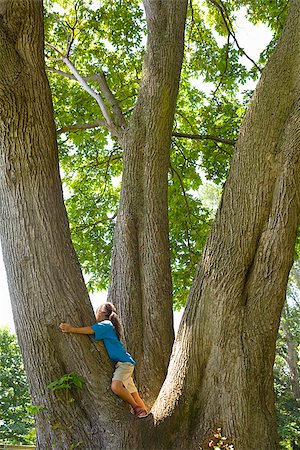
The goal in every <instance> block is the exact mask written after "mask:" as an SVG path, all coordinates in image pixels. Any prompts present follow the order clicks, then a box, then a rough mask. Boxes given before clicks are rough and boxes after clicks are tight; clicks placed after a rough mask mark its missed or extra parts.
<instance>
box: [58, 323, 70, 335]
mask: <svg viewBox="0 0 300 450" xmlns="http://www.w3.org/2000/svg"><path fill="white" fill-rule="evenodd" d="M59 328H60V331H62V332H63V333H71V332H72V329H73V327H72V325H71V324H70V323H61V324H60V325H59Z"/></svg>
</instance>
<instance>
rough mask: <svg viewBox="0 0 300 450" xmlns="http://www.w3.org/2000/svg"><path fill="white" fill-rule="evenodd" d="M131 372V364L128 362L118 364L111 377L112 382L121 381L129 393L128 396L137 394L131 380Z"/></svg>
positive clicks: (132, 366)
mask: <svg viewBox="0 0 300 450" xmlns="http://www.w3.org/2000/svg"><path fill="white" fill-rule="evenodd" d="M133 371H134V365H133V364H131V363H128V362H118V363H117V364H116V370H115V371H114V374H113V377H112V380H113V381H122V383H123V385H124V387H125V388H126V389H127V390H128V391H129V392H130V394H133V393H134V392H137V388H136V386H135V384H134V382H133V378H132V374H133Z"/></svg>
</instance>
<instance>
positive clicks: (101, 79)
mask: <svg viewBox="0 0 300 450" xmlns="http://www.w3.org/2000/svg"><path fill="white" fill-rule="evenodd" d="M95 78H96V79H97V81H98V83H99V86H100V90H101V92H102V94H103V95H104V97H105V98H106V100H107V101H108V103H109V105H110V106H111V109H112V111H113V116H114V118H115V120H116V123H117V125H118V126H119V127H121V128H123V129H125V128H127V123H126V120H125V118H124V115H123V113H122V110H121V108H120V106H119V103H118V101H117V99H116V98H115V96H114V95H113V93H112V92H111V90H110V88H109V86H108V84H107V81H106V78H105V75H104V73H103V72H99V73H97V74H96V75H95Z"/></svg>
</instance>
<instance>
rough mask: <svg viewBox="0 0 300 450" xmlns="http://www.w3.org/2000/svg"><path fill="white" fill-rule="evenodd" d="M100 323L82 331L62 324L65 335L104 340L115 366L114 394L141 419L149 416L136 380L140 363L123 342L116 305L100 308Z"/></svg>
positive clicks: (98, 314)
mask: <svg viewBox="0 0 300 450" xmlns="http://www.w3.org/2000/svg"><path fill="white" fill-rule="evenodd" d="M96 320H97V323H95V325H92V326H91V327H82V328H80V327H75V326H73V325H70V324H69V323H61V324H60V326H59V328H60V329H61V331H62V332H63V333H78V334H89V335H91V337H92V338H93V339H95V340H96V341H100V340H103V342H104V345H105V348H106V351H107V354H108V356H109V358H110V359H111V361H112V362H113V363H114V364H115V371H114V374H113V378H112V382H111V389H112V391H113V392H114V393H115V394H116V395H118V396H119V397H120V398H121V399H122V400H125V402H127V403H129V404H130V405H131V406H132V409H133V411H134V414H135V415H136V416H137V417H140V418H141V417H147V415H148V413H147V409H146V406H145V404H144V402H143V400H142V399H141V397H140V395H139V393H138V390H137V388H136V387H135V384H134V382H133V378H132V374H133V371H134V367H135V365H136V362H135V361H134V359H133V358H132V356H131V355H130V354H129V353H127V352H126V350H125V349H124V347H123V345H122V344H121V342H120V334H121V324H120V319H119V317H118V315H117V311H116V308H115V307H114V305H113V304H112V303H109V302H107V303H104V304H103V305H101V306H99V308H98V309H97V311H96Z"/></svg>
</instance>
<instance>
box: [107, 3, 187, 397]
mask: <svg viewBox="0 0 300 450" xmlns="http://www.w3.org/2000/svg"><path fill="white" fill-rule="evenodd" d="M186 3H187V2H186V0H175V1H174V0H173V1H166V2H160V1H157V0H154V1H144V6H145V10H146V18H147V24H148V41H147V48H146V55H145V59H144V65H143V76H142V82H141V86H140V91H139V96H138V100H137V104H136V106H135V109H134V113H133V116H132V118H131V120H130V123H129V128H128V131H127V133H126V135H125V137H124V143H123V150H124V153H123V161H124V169H123V180H122V193H121V202H120V209H119V214H118V219H117V225H116V231H115V241H114V254H113V261H112V272H111V286H110V292H109V297H110V299H111V301H112V302H113V303H116V304H117V305H118V309H119V310H120V312H121V316H122V320H123V325H124V330H125V340H126V343H127V347H128V349H129V350H130V352H132V354H133V355H134V357H135V358H136V359H137V360H138V362H139V364H138V369H137V375H138V379H140V386H141V390H142V392H143V395H144V396H145V397H146V399H147V401H148V402H149V404H151V403H153V401H154V400H155V399H156V397H157V395H158V392H159V389H160V387H161V385H162V382H163V380H164V378H165V375H166V370H167V366H168V362H169V357H170V353H171V349H172V344H173V339H174V333H173V320H172V283H171V273H170V259H169V240H168V202H167V194H168V193H167V188H168V183H167V179H168V178H167V177H168V170H169V151H170V141H171V133H172V125H173V120H174V111H175V105H176V98H177V93H178V84H179V77H180V70H181V64H182V58H183V42H184V23H185V15H186V6H187V5H186ZM158 355H159V356H158ZM139 374H141V376H139Z"/></svg>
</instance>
